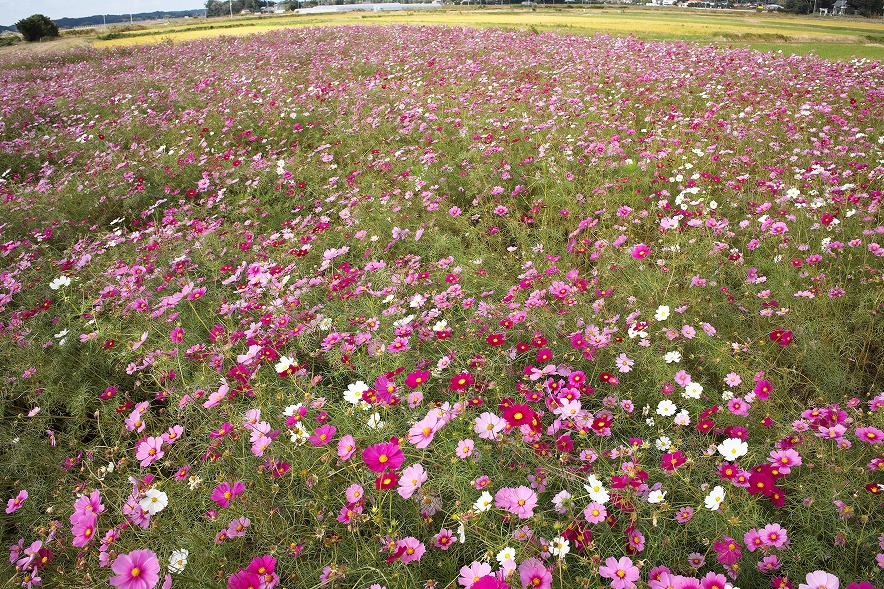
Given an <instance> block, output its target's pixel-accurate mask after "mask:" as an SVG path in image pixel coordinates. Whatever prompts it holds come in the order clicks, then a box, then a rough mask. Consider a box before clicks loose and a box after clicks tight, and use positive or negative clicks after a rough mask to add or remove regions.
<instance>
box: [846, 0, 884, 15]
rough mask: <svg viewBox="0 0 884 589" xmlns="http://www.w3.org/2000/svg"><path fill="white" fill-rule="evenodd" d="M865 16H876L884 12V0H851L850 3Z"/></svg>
mask: <svg viewBox="0 0 884 589" xmlns="http://www.w3.org/2000/svg"><path fill="white" fill-rule="evenodd" d="M848 5H849V6H850V7H851V8H856V9H857V10H858V11H859V13H860V14H861V15H863V16H865V17H870V18H874V17H876V16H881V13H882V12H884V0H850V2H849V4H848Z"/></svg>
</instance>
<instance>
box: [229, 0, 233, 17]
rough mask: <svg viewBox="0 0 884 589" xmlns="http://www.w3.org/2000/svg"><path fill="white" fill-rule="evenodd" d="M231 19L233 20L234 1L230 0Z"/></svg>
mask: <svg viewBox="0 0 884 589" xmlns="http://www.w3.org/2000/svg"><path fill="white" fill-rule="evenodd" d="M230 17H231V18H233V0H230Z"/></svg>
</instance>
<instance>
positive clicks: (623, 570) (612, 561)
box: [599, 556, 638, 589]
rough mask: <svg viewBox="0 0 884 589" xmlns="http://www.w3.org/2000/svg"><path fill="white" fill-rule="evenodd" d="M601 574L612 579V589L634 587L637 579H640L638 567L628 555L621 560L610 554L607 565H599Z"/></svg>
mask: <svg viewBox="0 0 884 589" xmlns="http://www.w3.org/2000/svg"><path fill="white" fill-rule="evenodd" d="M599 575H601V576H602V577H604V578H606V579H611V588H612V589H633V588H634V587H635V581H638V567H637V566H635V565H634V564H632V559H630V558H629V557H627V556H624V557H623V558H621V559H620V560H617V559H616V558H614V557H613V556H609V557H608V558H607V560H605V566H602V567H599Z"/></svg>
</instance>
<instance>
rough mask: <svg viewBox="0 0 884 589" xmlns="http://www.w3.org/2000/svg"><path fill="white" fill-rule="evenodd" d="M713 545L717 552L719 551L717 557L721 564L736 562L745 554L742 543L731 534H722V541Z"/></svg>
mask: <svg viewBox="0 0 884 589" xmlns="http://www.w3.org/2000/svg"><path fill="white" fill-rule="evenodd" d="M713 547H714V548H715V552H717V553H718V554H717V556H716V558H717V560H718V562H720V563H721V564H725V565H727V564H734V563H735V562H737V561H738V560H740V558H741V557H742V555H743V550H742V547H741V546H740V543H739V542H737V541H736V540H734V539H733V538H731V537H730V536H722V537H721V542H716V543H715V544H714V545H713Z"/></svg>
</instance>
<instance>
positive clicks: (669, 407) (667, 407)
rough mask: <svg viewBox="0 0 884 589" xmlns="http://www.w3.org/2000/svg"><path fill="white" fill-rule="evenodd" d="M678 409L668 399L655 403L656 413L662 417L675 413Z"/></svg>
mask: <svg viewBox="0 0 884 589" xmlns="http://www.w3.org/2000/svg"><path fill="white" fill-rule="evenodd" d="M677 410H678V407H676V406H675V403H673V402H672V401H670V400H669V399H663V400H662V401H660V402H659V403H657V415H660V416H662V417H669V416H670V415H675V412H676V411H677Z"/></svg>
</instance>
